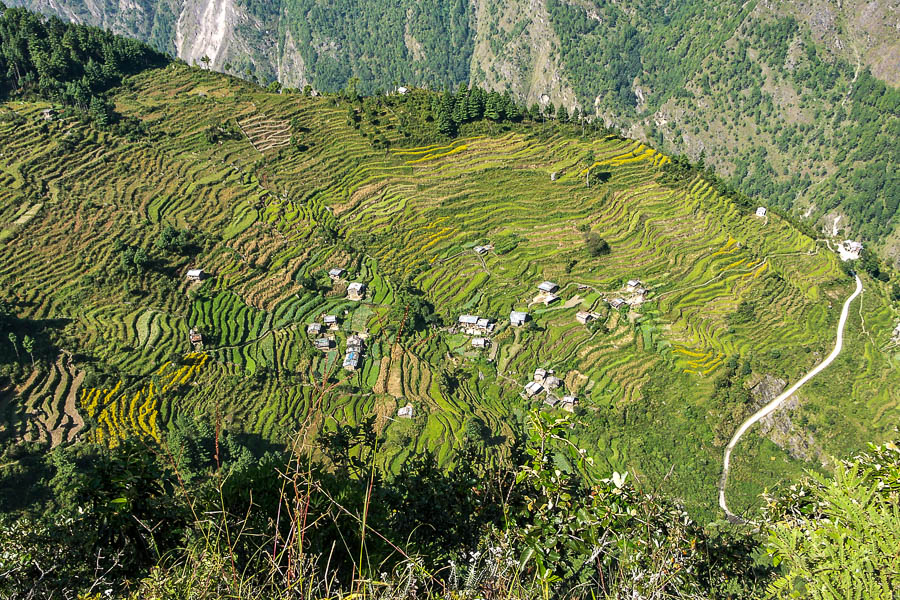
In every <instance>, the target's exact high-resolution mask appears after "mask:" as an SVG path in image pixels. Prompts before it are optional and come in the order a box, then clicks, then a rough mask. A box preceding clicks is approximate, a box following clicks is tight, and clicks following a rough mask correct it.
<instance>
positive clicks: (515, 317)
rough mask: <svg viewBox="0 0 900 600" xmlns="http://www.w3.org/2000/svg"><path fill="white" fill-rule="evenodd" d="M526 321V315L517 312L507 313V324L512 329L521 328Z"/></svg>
mask: <svg viewBox="0 0 900 600" xmlns="http://www.w3.org/2000/svg"><path fill="white" fill-rule="evenodd" d="M527 320H528V313H526V312H520V311H517V310H514V311H512V312H511V313H509V322H510V324H512V326H513V327H521V326H522V325H524V324H525V321H527Z"/></svg>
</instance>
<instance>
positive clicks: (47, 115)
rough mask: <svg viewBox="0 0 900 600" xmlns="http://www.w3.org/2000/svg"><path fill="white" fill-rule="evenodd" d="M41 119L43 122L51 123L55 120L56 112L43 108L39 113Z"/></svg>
mask: <svg viewBox="0 0 900 600" xmlns="http://www.w3.org/2000/svg"><path fill="white" fill-rule="evenodd" d="M41 118H43V119H44V120H45V121H52V120H53V119H55V118H56V111H55V110H53V109H52V108H45V109H44V110H42V111H41Z"/></svg>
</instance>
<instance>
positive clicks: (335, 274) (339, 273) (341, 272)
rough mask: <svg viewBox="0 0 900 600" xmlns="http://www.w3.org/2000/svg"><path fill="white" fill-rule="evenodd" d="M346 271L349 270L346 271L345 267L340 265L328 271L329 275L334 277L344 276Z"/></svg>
mask: <svg viewBox="0 0 900 600" xmlns="http://www.w3.org/2000/svg"><path fill="white" fill-rule="evenodd" d="M346 272H347V271H345V270H344V269H342V268H340V267H335V268H333V269H331V270H330V271H328V276H329V277H331V278H332V279H340V278H341V277H343V276H344V273H346Z"/></svg>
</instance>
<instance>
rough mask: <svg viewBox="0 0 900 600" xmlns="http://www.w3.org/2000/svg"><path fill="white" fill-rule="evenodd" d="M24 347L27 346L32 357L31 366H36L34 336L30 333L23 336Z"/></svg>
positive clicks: (26, 349) (26, 350)
mask: <svg viewBox="0 0 900 600" xmlns="http://www.w3.org/2000/svg"><path fill="white" fill-rule="evenodd" d="M22 347H23V348H25V352H27V353H28V356H30V357H31V368H32V369H33V368H34V338H33V337H31V336H30V335H26V336H25V337H24V338H22Z"/></svg>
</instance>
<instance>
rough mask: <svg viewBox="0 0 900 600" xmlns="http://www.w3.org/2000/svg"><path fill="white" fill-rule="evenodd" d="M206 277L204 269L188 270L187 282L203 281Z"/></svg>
mask: <svg viewBox="0 0 900 600" xmlns="http://www.w3.org/2000/svg"><path fill="white" fill-rule="evenodd" d="M205 277H206V272H205V271H204V270H203V269H188V272H187V280H188V281H202V280H203V279H204V278H205Z"/></svg>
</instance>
